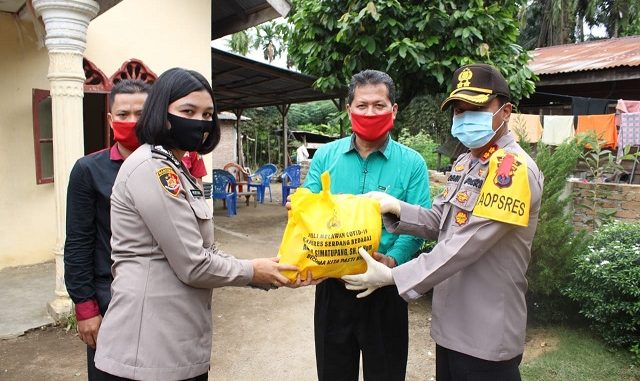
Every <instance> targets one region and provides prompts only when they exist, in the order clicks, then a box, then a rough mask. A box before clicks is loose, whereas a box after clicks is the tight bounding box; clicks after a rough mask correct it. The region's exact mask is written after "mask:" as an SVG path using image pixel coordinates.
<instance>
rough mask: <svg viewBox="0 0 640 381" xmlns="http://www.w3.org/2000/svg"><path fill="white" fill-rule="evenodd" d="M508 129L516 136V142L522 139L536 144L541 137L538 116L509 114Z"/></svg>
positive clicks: (540, 125)
mask: <svg viewBox="0 0 640 381" xmlns="http://www.w3.org/2000/svg"><path fill="white" fill-rule="evenodd" d="M509 129H511V131H513V134H514V135H515V136H516V141H517V142H519V141H520V137H523V138H524V140H525V141H527V142H529V143H537V142H539V141H540V137H541V136H542V124H541V123H540V115H534V114H518V113H511V117H510V118H509Z"/></svg>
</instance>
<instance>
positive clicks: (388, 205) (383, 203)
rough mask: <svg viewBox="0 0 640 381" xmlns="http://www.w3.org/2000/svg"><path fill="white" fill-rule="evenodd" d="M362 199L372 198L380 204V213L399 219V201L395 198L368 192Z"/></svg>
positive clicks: (380, 193) (381, 193)
mask: <svg viewBox="0 0 640 381" xmlns="http://www.w3.org/2000/svg"><path fill="white" fill-rule="evenodd" d="M362 197H367V198H372V199H374V200H377V201H378V202H379V203H380V213H382V214H385V213H391V214H395V215H396V216H397V217H400V201H398V199H397V198H395V197H393V196H391V195H388V194H386V193H383V192H369V193H365V194H363V195H362Z"/></svg>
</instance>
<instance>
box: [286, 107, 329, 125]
mask: <svg viewBox="0 0 640 381" xmlns="http://www.w3.org/2000/svg"><path fill="white" fill-rule="evenodd" d="M337 111H338V109H337V108H336V106H335V105H334V104H333V102H331V101H318V102H309V103H296V104H293V105H291V108H290V109H289V114H288V115H287V117H288V121H289V127H290V128H292V129H295V128H297V127H298V126H299V125H303V124H323V123H328V122H329V121H330V120H331V119H332V117H333V115H334V114H335V113H336V112H337Z"/></svg>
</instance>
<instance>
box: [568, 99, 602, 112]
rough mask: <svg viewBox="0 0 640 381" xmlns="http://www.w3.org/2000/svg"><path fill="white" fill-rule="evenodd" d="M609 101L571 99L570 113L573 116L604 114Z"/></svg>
mask: <svg viewBox="0 0 640 381" xmlns="http://www.w3.org/2000/svg"><path fill="white" fill-rule="evenodd" d="M609 102H610V101H609V99H602V98H582V97H571V112H573V115H596V114H606V113H607V111H608V110H607V108H608V106H609Z"/></svg>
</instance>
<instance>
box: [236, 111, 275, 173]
mask: <svg viewBox="0 0 640 381" xmlns="http://www.w3.org/2000/svg"><path fill="white" fill-rule="evenodd" d="M242 115H243V116H246V117H249V118H251V120H248V121H243V122H242V123H241V124H240V125H241V127H240V129H241V132H242V134H243V135H247V136H249V137H250V138H251V139H255V140H254V141H253V142H245V143H244V146H243V149H244V152H245V157H246V162H245V165H246V166H248V167H252V168H257V167H259V166H260V165H262V164H266V163H269V162H271V163H277V162H278V161H279V157H280V155H281V152H280V151H281V150H282V148H281V147H280V144H281V143H280V142H281V140H280V139H278V138H277V137H276V136H275V135H274V133H273V131H275V130H278V129H281V128H282V116H281V115H280V112H279V111H278V109H277V108H276V107H275V106H271V107H259V108H254V109H249V110H247V111H245V112H244V113H243V114H242ZM256 144H257V146H256Z"/></svg>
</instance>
